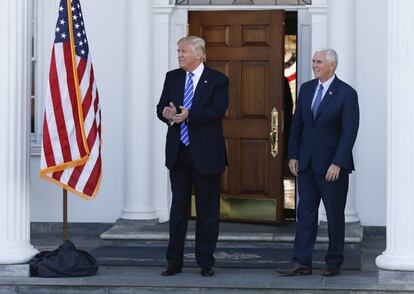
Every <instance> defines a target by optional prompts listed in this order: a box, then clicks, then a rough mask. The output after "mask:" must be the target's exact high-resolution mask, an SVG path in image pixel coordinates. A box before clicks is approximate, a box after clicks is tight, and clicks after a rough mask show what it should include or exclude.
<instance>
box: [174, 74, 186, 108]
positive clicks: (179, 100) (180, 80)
mask: <svg viewBox="0 0 414 294" xmlns="http://www.w3.org/2000/svg"><path fill="white" fill-rule="evenodd" d="M185 76H186V72H185V71H184V70H180V71H179V72H178V76H177V80H176V83H177V84H176V85H177V88H176V89H177V97H174V98H175V99H174V100H175V101H174V104H175V106H177V107H178V106H180V105H183V100H184V87H185Z"/></svg>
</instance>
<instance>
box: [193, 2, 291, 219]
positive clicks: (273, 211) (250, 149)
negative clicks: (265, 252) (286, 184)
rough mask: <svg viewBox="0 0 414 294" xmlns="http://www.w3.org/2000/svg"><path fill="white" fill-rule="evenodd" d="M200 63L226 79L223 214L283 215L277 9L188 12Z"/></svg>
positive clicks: (281, 47) (281, 83)
mask: <svg viewBox="0 0 414 294" xmlns="http://www.w3.org/2000/svg"><path fill="white" fill-rule="evenodd" d="M189 34H190V35H196V36H201V37H202V38H203V39H204V40H205V41H206V51H207V52H206V55H207V65H208V66H210V67H212V68H214V69H217V70H219V71H221V72H223V73H225V74H226V75H227V76H228V77H229V79H230V103H229V108H228V111H227V114H226V118H225V119H224V121H223V124H224V134H225V138H226V145H227V151H228V157H229V167H228V169H227V170H226V172H225V173H224V175H223V181H222V196H221V217H222V219H232V220H248V221H255V222H269V221H270V222H282V221H283V220H284V215H283V211H284V192H283V170H284V167H285V136H284V126H283V124H284V120H283V116H284V101H283V97H284V76H283V72H284V11H278V10H276V11H275V10H273V11H212V12H190V13H189Z"/></svg>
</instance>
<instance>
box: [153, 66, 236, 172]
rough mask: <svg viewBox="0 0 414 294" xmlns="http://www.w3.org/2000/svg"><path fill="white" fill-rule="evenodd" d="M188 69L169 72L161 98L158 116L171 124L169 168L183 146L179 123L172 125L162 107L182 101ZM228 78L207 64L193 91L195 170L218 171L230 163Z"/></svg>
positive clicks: (167, 150)
mask: <svg viewBox="0 0 414 294" xmlns="http://www.w3.org/2000/svg"><path fill="white" fill-rule="evenodd" d="M185 76H186V72H185V71H184V70H182V69H175V70H172V71H170V72H168V73H167V75H166V77H165V82H164V88H163V91H162V94H161V98H160V101H159V102H158V105H157V115H158V118H159V119H160V120H162V121H164V122H165V123H167V125H168V132H167V142H166V147H165V155H166V157H165V158H166V162H165V165H166V166H167V168H169V169H172V168H173V167H174V164H175V161H176V159H177V155H178V150H179V146H180V124H173V125H172V126H170V124H169V122H168V121H166V120H165V119H164V118H163V116H162V111H163V109H164V107H165V106H168V105H169V103H170V102H173V103H174V105H175V106H176V107H177V108H178V106H180V105H183V98H184V84H185ZM228 85H229V80H228V78H227V77H226V76H225V75H224V74H222V73H221V72H218V71H215V70H213V69H211V68H209V67H207V66H204V70H203V73H202V75H201V77H200V80H199V81H198V84H197V87H196V89H195V92H194V97H193V102H192V106H191V109H190V111H189V115H188V132H189V136H190V145H189V146H190V154H191V159H192V164H193V167H194V168H195V170H196V171H197V172H198V173H200V174H203V175H216V174H220V173H222V172H223V171H224V169H225V167H226V165H227V154H226V147H225V144H224V135H223V126H222V118H223V117H224V115H225V112H226V110H227V107H228V104H229V93H228Z"/></svg>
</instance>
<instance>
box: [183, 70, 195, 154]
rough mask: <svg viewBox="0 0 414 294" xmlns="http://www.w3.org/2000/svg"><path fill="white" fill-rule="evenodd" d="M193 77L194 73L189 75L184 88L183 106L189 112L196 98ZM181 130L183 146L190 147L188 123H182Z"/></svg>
mask: <svg viewBox="0 0 414 294" xmlns="http://www.w3.org/2000/svg"><path fill="white" fill-rule="evenodd" d="M193 76H194V74H193V73H192V72H189V73H188V76H187V83H186V84H185V88H184V100H183V105H184V107H185V108H187V109H188V110H190V109H191V105H192V103H193V96H194V83H193ZM180 128H181V132H180V139H181V142H183V144H184V145H185V146H188V144H190V137H189V136H188V126H187V123H186V122H182V123H181V126H180Z"/></svg>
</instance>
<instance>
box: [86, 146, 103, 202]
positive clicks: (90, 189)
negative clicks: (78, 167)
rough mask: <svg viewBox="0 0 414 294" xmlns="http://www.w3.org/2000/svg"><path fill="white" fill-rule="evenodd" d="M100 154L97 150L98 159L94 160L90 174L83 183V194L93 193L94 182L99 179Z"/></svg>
mask: <svg viewBox="0 0 414 294" xmlns="http://www.w3.org/2000/svg"><path fill="white" fill-rule="evenodd" d="M101 168H102V166H101V154H100V152H99V156H98V159H97V161H96V164H95V166H94V168H93V170H92V172H91V175H90V177H89V179H88V181H87V183H86V185H85V188H84V189H83V192H84V193H85V194H91V193H94V190H95V188H96V187H95V183H96V182H98V181H99V178H100V176H101Z"/></svg>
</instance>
